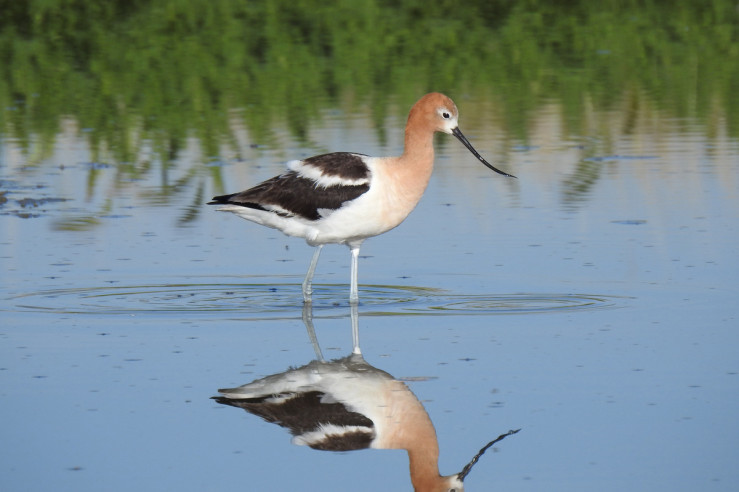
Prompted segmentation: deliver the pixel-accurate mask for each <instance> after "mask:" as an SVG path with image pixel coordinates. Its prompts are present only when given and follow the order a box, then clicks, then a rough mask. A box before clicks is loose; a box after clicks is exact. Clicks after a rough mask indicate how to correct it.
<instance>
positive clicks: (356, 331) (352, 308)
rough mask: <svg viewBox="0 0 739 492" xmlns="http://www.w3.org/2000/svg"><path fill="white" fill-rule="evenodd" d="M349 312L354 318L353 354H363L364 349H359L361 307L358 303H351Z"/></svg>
mask: <svg viewBox="0 0 739 492" xmlns="http://www.w3.org/2000/svg"><path fill="white" fill-rule="evenodd" d="M349 313H350V316H351V319H352V345H353V346H354V347H353V348H352V353H353V354H361V353H362V351H361V350H360V349H359V309H358V308H357V304H351V305H350V306H349Z"/></svg>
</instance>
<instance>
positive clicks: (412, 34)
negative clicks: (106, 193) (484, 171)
mask: <svg viewBox="0 0 739 492" xmlns="http://www.w3.org/2000/svg"><path fill="white" fill-rule="evenodd" d="M0 9H1V10H2V12H3V15H2V16H1V17H0V57H1V59H2V61H3V63H2V64H0V132H2V133H5V134H6V135H8V136H9V137H11V138H13V139H14V141H15V142H16V143H17V144H18V145H19V146H20V147H21V148H22V149H23V150H24V151H25V152H26V153H27V155H28V156H29V159H31V155H32V157H33V158H32V159H31V160H33V161H35V162H40V161H41V160H43V159H44V158H46V157H48V156H49V155H50V154H51V153H52V151H53V146H54V141H55V138H56V136H57V135H58V133H59V132H60V128H61V125H62V121H63V120H64V119H65V118H67V119H69V118H72V119H73V120H74V121H75V122H76V124H77V125H78V128H79V131H80V132H84V134H85V136H86V138H87V140H88V142H89V144H90V147H91V149H92V152H93V160H94V161H98V160H104V159H105V158H109V159H110V158H111V157H109V156H110V155H112V156H113V157H112V159H113V160H114V161H115V162H114V164H115V165H116V166H118V167H119V169H120V172H121V173H123V174H124V175H126V176H127V177H129V178H136V177H137V175H140V174H141V173H146V172H148V171H149V168H150V166H151V164H150V162H148V161H147V162H145V163H141V162H140V161H141V158H140V157H139V156H140V149H141V148H142V147H143V146H145V145H146V146H147V147H148V148H150V150H151V153H152V154H153V158H154V160H155V161H158V162H160V163H161V165H162V166H167V165H168V163H169V162H171V161H172V160H173V159H174V158H176V156H177V155H178V154H179V152H181V149H183V148H185V146H186V139H187V138H189V137H195V138H197V140H198V141H199V142H200V145H201V147H202V149H203V154H204V155H205V156H206V158H214V159H215V158H217V157H218V155H219V153H220V149H221V148H222V146H223V145H224V143H225V144H226V145H228V146H230V147H231V148H235V147H236V144H235V141H236V137H235V135H233V134H232V131H233V130H232V125H231V121H232V119H233V118H234V117H236V118H238V119H239V120H240V121H241V122H242V124H243V125H244V126H245V127H246V128H247V129H248V130H249V132H250V135H251V137H252V138H253V141H254V142H258V143H260V144H261V143H265V144H269V143H270V142H271V141H273V139H274V137H273V135H272V133H271V131H272V128H273V127H274V123H275V119H277V118H279V119H280V121H285V122H287V124H288V125H289V131H290V132H291V133H292V135H294V136H295V137H296V138H298V139H301V140H305V139H306V138H307V133H308V129H309V128H310V127H311V125H312V124H313V123H315V122H316V121H317V119H318V118H320V114H321V111H320V110H322V109H325V108H327V107H341V108H342V109H344V110H346V111H351V110H352V108H356V107H357V105H360V104H362V105H368V106H369V107H370V108H372V112H373V118H374V121H375V123H376V128H377V132H378V138H380V140H381V141H382V140H383V139H384V136H383V133H382V131H383V129H382V126H383V121H384V118H385V116H386V114H387V112H388V111H389V109H388V107H389V106H390V102H391V101H392V102H397V103H398V106H399V107H402V108H407V107H409V106H410V105H411V104H412V103H413V102H414V101H415V100H416V99H417V97H418V95H419V94H422V93H424V92H427V91H430V90H440V91H443V92H447V93H449V94H452V95H455V96H457V95H469V96H470V97H474V98H475V99H476V100H481V101H490V102H492V103H494V105H495V107H496V108H497V109H496V110H497V111H498V112H499V115H500V119H501V121H503V122H504V131H506V132H507V133H508V134H509V135H510V136H511V138H513V139H517V140H522V141H526V139H527V136H528V130H527V125H528V124H529V121H530V119H531V118H532V116H533V115H534V114H535V112H536V111H537V110H538V109H539V108H540V107H541V105H542V104H544V103H546V102H551V101H556V102H557V103H559V104H560V105H561V107H562V111H563V118H564V120H565V121H564V124H565V129H566V131H567V132H569V133H571V134H573V135H582V134H583V133H584V132H585V131H586V130H585V128H584V127H583V125H584V123H583V121H584V118H583V115H584V113H586V112H587V111H589V110H592V109H593V108H594V109H596V110H600V111H608V110H610V109H613V108H616V107H619V108H623V107H624V101H626V103H627V104H626V106H627V108H629V107H630V108H631V109H632V110H634V111H639V108H641V107H642V106H643V105H645V104H648V105H650V106H651V107H655V108H657V109H660V110H664V111H667V112H669V113H670V114H672V115H673V116H675V117H677V118H691V119H695V120H696V121H698V122H700V123H702V124H703V125H705V127H706V131H707V132H708V133H710V132H711V131H714V130H715V125H716V121H721V122H722V124H725V125H726V126H727V132H728V134H729V135H730V136H731V137H737V136H739V125H738V122H737V118H738V117H739V107H737V105H738V104H739V98H737V97H736V96H735V95H734V91H733V90H732V83H733V82H734V81H736V80H739V62H738V59H739V34H738V32H739V29H738V26H739V12H738V10H737V7H736V2H735V1H733V0H712V1H710V0H709V1H707V0H693V1H685V2H669V1H657V0H653V1H649V0H640V1H637V0H631V1H628V0H627V1H615V0H603V1H601V2H589V1H585V0H581V1H567V2H546V1H537V0H523V1H511V0H470V1H467V2H465V3H464V8H460V4H459V2H457V1H451V0H439V1H436V2H427V1H425V0H405V1H399V0H334V1H326V2H314V1H309V0H270V1H266V0H254V1H243V0H108V1H106V2H96V1H92V0H87V1H86V0H28V1H24V2H18V1H16V0H0ZM476 110H477V111H482V110H481V109H476V108H474V107H473V108H471V109H467V110H466V111H467V113H466V114H469V113H470V111H472V112H474V111H476ZM404 111H405V109H404ZM622 131H623V132H624V133H628V132H629V131H631V129H630V126H629V124H628V119H627V120H626V121H625V123H624V128H622ZM32 140H33V142H34V149H33V151H31V141H32ZM213 173H216V171H213Z"/></svg>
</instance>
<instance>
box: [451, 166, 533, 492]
mask: <svg viewBox="0 0 739 492" xmlns="http://www.w3.org/2000/svg"><path fill="white" fill-rule="evenodd" d="M501 174H505V173H501ZM506 176H510V174H506ZM513 177H514V178H515V176H513ZM520 430H521V429H516V430H509V431H508V432H506V433H505V434H501V435H499V436H498V437H496V438H495V439H493V440H492V441H490V442H489V443H487V444H486V445H485V446H483V448H482V449H481V450H480V451H479V452H478V453H477V454H476V455H475V457H474V458H472V461H470V462H469V463H467V464H466V465H465V467H464V468H463V469H462V471H461V472H459V473H458V474H457V478H458V479H459V481H460V482H464V477H466V476H467V475H468V474H469V473H470V470H472V467H473V466H474V464H475V463H477V460H479V459H480V456H482V455H483V453H484V452H485V451H487V450H488V448H489V447H490V446H492V445H493V444H495V443H496V442H500V441H502V440H503V439H505V438H506V437H508V436H510V435H513V434H515V433H516V432H518V431H520Z"/></svg>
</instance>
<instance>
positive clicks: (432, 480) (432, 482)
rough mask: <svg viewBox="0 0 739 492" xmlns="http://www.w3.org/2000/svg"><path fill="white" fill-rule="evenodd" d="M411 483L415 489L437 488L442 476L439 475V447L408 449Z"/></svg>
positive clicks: (439, 485) (442, 478)
mask: <svg viewBox="0 0 739 492" xmlns="http://www.w3.org/2000/svg"><path fill="white" fill-rule="evenodd" d="M408 460H409V462H410V469H411V483H412V484H413V489H414V490H416V491H427V490H439V489H440V487H441V484H442V483H443V482H444V477H442V476H440V475H439V464H438V463H439V448H438V447H437V446H432V447H431V448H430V449H429V448H427V449H423V448H415V449H408Z"/></svg>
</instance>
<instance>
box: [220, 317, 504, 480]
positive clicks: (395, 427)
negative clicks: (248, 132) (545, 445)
mask: <svg viewBox="0 0 739 492" xmlns="http://www.w3.org/2000/svg"><path fill="white" fill-rule="evenodd" d="M350 308H351V310H352V311H351V313H352V334H353V339H354V349H353V351H352V353H351V354H350V355H349V356H347V357H344V358H341V359H336V360H332V361H326V360H324V358H323V355H322V354H321V350H320V347H319V345H318V340H317V338H316V336H315V330H314V327H313V320H312V313H311V305H310V304H306V305H305V306H304V308H303V321H304V322H305V325H306V328H307V329H308V334H309V337H310V339H311V341H312V343H313V347H314V350H315V352H316V357H317V358H316V360H313V361H311V362H310V363H308V364H306V365H304V366H302V367H298V368H296V369H290V370H288V371H285V372H282V373H279V374H274V375H271V376H267V377H264V378H261V379H257V380H255V381H253V382H251V383H248V384H245V385H243V386H239V387H238V388H230V389H219V390H218V391H219V392H220V393H221V396H217V397H214V399H215V400H216V401H217V402H218V403H222V404H225V405H230V406H233V407H238V408H243V409H244V410H246V411H247V412H249V413H252V414H254V415H257V416H259V417H261V418H263V419H264V420H266V421H267V422H271V423H275V424H278V425H280V426H281V427H285V428H286V429H288V430H289V431H290V433H291V434H292V435H293V439H292V442H293V444H297V445H304V446H310V447H311V448H313V449H320V450H325V451H351V450H357V449H367V448H374V449H405V450H406V451H407V452H408V458H409V461H410V475H411V482H412V483H413V487H414V489H415V490H416V491H419V492H420V491H424V492H425V491H457V492H459V491H462V490H464V486H463V481H464V479H465V477H466V476H467V474H468V473H469V472H470V470H471V469H472V466H473V465H474V464H475V463H476V462H477V460H478V459H479V458H480V456H482V454H483V453H484V452H485V451H486V450H487V449H488V448H489V447H491V446H492V445H493V444H495V443H496V442H498V441H500V440H502V439H503V438H505V437H507V436H509V435H511V434H515V433H516V432H518V430H512V431H509V432H507V433H504V434H502V435H500V436H499V437H498V438H496V439H494V440H493V441H491V442H489V443H488V444H487V445H485V446H484V447H483V448H482V449H481V450H480V452H479V453H478V454H477V455H476V456H475V457H474V458H473V459H472V460H471V461H470V462H469V463H468V464H467V465H466V466H465V467H464V469H463V470H462V471H461V472H459V473H456V474H454V475H448V476H441V475H440V474H439V465H438V459H439V443H438V440H437V437H436V431H435V429H434V425H433V423H432V422H431V419H430V418H429V415H428V413H427V412H426V410H425V409H424V407H423V405H422V404H421V402H420V401H418V398H416V396H415V395H414V394H413V393H412V392H411V390H410V389H409V388H408V386H406V385H405V383H403V382H402V381H398V380H397V379H395V378H393V377H392V376H391V375H390V374H388V373H387V372H385V371H382V370H380V369H378V368H376V367H373V366H371V365H370V364H368V363H367V361H365V360H364V357H363V356H362V354H361V351H360V350H359V333H358V329H357V324H358V323H357V307H356V305H354V306H351V307H350Z"/></svg>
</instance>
